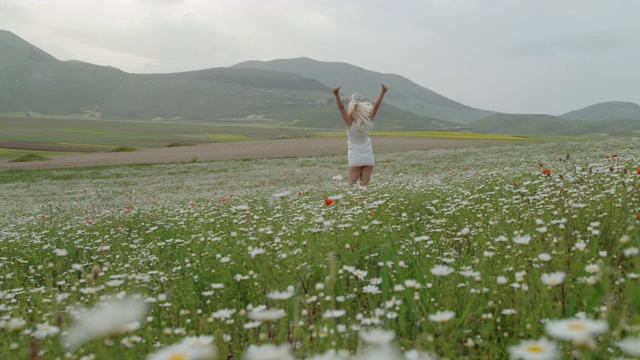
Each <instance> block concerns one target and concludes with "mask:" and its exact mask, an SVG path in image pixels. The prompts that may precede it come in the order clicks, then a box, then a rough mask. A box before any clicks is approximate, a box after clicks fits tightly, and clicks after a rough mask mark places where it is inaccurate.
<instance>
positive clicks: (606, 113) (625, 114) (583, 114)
mask: <svg viewBox="0 0 640 360" xmlns="http://www.w3.org/2000/svg"><path fill="white" fill-rule="evenodd" d="M560 117H562V118H565V119H570V120H619V119H629V120H640V105H638V104H636V103H632V102H623V101H611V102H604V103H599V104H595V105H591V106H587V107H586V108H583V109H579V110H574V111H571V112H568V113H566V114H563V115H560Z"/></svg>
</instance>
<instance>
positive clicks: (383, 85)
mask: <svg viewBox="0 0 640 360" xmlns="http://www.w3.org/2000/svg"><path fill="white" fill-rule="evenodd" d="M387 90H389V87H388V86H387V85H385V84H382V93H383V94H384V93H386V92H387Z"/></svg>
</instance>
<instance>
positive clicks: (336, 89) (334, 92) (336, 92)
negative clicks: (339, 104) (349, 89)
mask: <svg viewBox="0 0 640 360" xmlns="http://www.w3.org/2000/svg"><path fill="white" fill-rule="evenodd" d="M340 88H341V86H338V87H337V88H333V94H334V95H340Z"/></svg>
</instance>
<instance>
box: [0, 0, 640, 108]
mask: <svg viewBox="0 0 640 360" xmlns="http://www.w3.org/2000/svg"><path fill="white" fill-rule="evenodd" d="M0 29H3V30H9V31H12V32H13V33H15V34H16V35H18V36H20V37H21V38H23V39H25V40H26V41H28V42H30V43H32V44H34V45H35V46H37V47H39V48H41V49H43V50H44V51H46V52H48V53H49V54H51V55H53V56H55V57H57V58H58V59H60V60H71V59H76V60H82V61H86V62H89V63H93V64H98V65H110V66H113V67H116V68H119V69H122V70H124V71H127V72H135V73H166V72H179V71H188V70H199V69H206V68H213V67H226V66H231V65H234V64H237V63H239V62H242V61H246V60H262V61H267V60H273V59H289V58H297V57H303V56H304V57H309V58H312V59H315V60H320V61H336V62H345V63H349V64H352V65H356V66H359V67H362V68H365V69H367V70H372V71H377V72H381V73H393V74H398V75H401V76H404V77H406V78H409V79H410V80H412V81H413V82H415V83H417V84H419V85H421V86H423V87H426V88H428V89H430V90H433V91H435V92H437V93H439V94H441V95H444V96H446V97H448V98H451V99H453V100H455V101H458V102H461V103H463V104H465V105H469V106H473V107H476V108H480V109H487V110H495V111H500V112H509V113H545V114H552V115H560V114H563V113H565V112H568V111H571V110H576V109H579V108H583V107H585V106H588V105H593V104H595V103H599V102H604V101H632V102H635V103H640V1H636V0H398V1H391V0H341V1H335V0H0ZM0 51H2V49H0ZM335 85H336V86H337V85H344V84H335ZM392 90H393V89H391V91H392ZM359 91H360V92H364V93H367V92H375V91H376V90H373V89H361V90H359Z"/></svg>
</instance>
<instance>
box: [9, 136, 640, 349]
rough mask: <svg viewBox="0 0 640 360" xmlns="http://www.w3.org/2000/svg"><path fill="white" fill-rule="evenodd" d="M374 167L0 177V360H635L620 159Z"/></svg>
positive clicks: (289, 165)
mask: <svg viewBox="0 0 640 360" xmlns="http://www.w3.org/2000/svg"><path fill="white" fill-rule="evenodd" d="M425 141H428V140H425ZM376 160H377V166H376V169H375V170H374V175H373V177H372V184H371V185H370V186H369V188H368V189H360V188H357V187H355V188H352V189H350V188H349V187H348V186H347V184H346V179H345V178H344V177H343V176H344V175H346V169H345V163H346V157H345V156H326V157H317V158H286V159H271V160H252V161H219V162H209V163H198V162H194V163H188V164H187V163H185V164H162V165H160V164H158V165H137V166H110V167H93V168H84V169H56V170H29V171H18V170H12V171H5V172H2V173H0V204H2V206H1V207H0V244H1V246H0V359H38V358H43V359H246V360H254V359H284V360H286V359H315V360H319V359H392V360H393V359H407V360H417V359H438V358H443V359H444V358H447V359H507V358H511V359H564V358H566V359H571V358H573V357H575V358H580V359H605V358H635V357H638V356H640V327H639V325H640V286H639V283H638V282H639V281H640V280H639V279H638V277H640V274H639V273H640V270H639V269H638V266H639V265H640V264H639V263H638V252H639V250H638V246H639V244H640V230H639V226H640V224H639V221H640V149H638V148H637V145H636V143H634V142H633V141H630V140H629V139H624V138H619V139H602V140H597V141H596V140H588V141H579V142H544V143H534V142H528V143H526V144H524V145H518V146H504V147H491V148H470V149H449V150H431V151H425V152H405V153H395V154H383V155H378V156H377V157H376Z"/></svg>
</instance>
